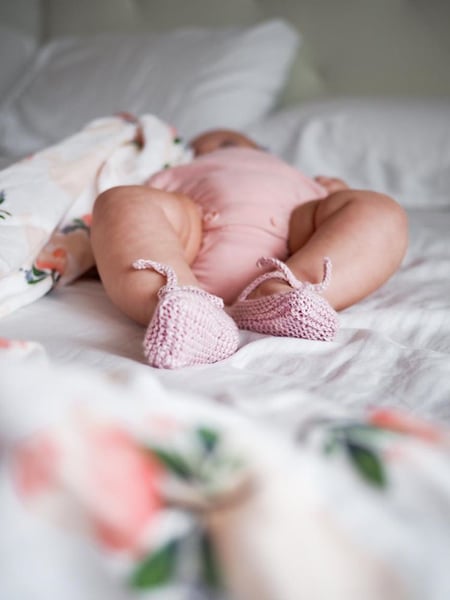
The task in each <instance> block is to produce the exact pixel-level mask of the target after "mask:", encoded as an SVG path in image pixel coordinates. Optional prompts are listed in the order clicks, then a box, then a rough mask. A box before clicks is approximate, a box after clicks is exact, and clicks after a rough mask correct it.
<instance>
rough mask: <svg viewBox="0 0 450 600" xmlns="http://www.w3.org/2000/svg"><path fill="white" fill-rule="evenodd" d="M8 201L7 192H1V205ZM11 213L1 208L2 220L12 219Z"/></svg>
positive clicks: (0, 216)
mask: <svg viewBox="0 0 450 600" xmlns="http://www.w3.org/2000/svg"><path fill="white" fill-rule="evenodd" d="M5 200H6V195H5V190H1V191H0V204H3V202H4V201H5ZM11 216H12V215H11V213H10V212H9V211H7V210H5V209H4V208H0V219H6V217H11Z"/></svg>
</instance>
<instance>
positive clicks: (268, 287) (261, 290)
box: [248, 279, 292, 300]
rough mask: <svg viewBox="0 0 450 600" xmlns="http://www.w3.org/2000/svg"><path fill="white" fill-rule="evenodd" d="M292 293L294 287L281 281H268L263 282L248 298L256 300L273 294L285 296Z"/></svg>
mask: <svg viewBox="0 0 450 600" xmlns="http://www.w3.org/2000/svg"><path fill="white" fill-rule="evenodd" d="M290 291H292V287H291V286H290V285H289V284H288V283H287V282H286V281H282V280H281V279H268V280H267V281H263V282H262V283H261V284H260V285H258V287H257V288H255V289H254V290H253V291H252V292H251V294H249V295H248V298H251V299H253V300H255V299H256V298H263V297H264V296H271V295H272V294H284V293H286V292H290Z"/></svg>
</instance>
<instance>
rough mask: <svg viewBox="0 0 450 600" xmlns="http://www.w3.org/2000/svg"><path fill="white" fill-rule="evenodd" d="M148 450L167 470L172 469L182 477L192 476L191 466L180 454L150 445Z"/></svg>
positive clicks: (189, 477)
mask: <svg viewBox="0 0 450 600" xmlns="http://www.w3.org/2000/svg"><path fill="white" fill-rule="evenodd" d="M149 450H150V452H152V453H153V454H154V455H155V456H156V458H158V459H159V460H160V461H161V462H162V463H163V465H164V466H165V467H167V468H168V469H169V471H172V472H173V473H175V474H176V475H178V476H179V477H181V478H182V479H191V478H192V477H193V472H192V468H191V467H190V466H189V465H188V463H187V462H186V461H185V460H184V459H183V457H182V456H181V455H180V454H177V453H176V452H169V451H168V450H164V449H163V448H155V447H152V448H150V449H149Z"/></svg>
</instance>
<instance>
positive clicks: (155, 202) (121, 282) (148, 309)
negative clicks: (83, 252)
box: [91, 186, 202, 325]
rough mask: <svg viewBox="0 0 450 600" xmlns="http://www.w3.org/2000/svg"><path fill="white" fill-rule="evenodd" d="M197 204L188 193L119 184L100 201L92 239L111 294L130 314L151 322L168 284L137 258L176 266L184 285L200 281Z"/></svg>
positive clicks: (100, 197) (96, 206)
mask: <svg viewBox="0 0 450 600" xmlns="http://www.w3.org/2000/svg"><path fill="white" fill-rule="evenodd" d="M201 231H202V222H201V215H200V212H199V209H198V207H197V206H196V205H195V204H194V203H193V202H192V200H190V199H189V198H188V197H186V196H182V195H180V194H171V193H168V192H163V191H161V190H157V189H153V188H149V187H146V186H119V187H115V188H111V189H109V190H107V191H106V192H103V193H102V194H101V195H100V196H99V197H98V198H97V200H96V203H95V206H94V213H93V221H92V230H91V241H92V248H93V251H94V256H95V260H96V263H97V268H98V271H99V274H100V277H101V279H102V282H103V285H104V287H105V290H106V293H107V294H108V296H109V297H110V299H111V300H112V302H114V304H116V305H117V306H118V307H119V308H120V309H121V310H122V311H123V312H124V313H125V314H127V315H128V316H129V317H131V318H132V319H134V320H135V321H137V322H138V323H141V324H142V325H147V324H148V323H149V321H150V318H151V316H152V314H153V312H154V310H155V307H156V305H157V302H158V298H157V292H158V290H159V289H160V288H161V286H162V285H163V284H164V283H165V279H164V277H163V276H162V275H160V274H159V273H157V272H156V271H153V270H145V271H137V270H135V269H134V268H133V267H132V263H133V262H134V261H135V260H137V259H139V258H144V259H151V260H154V261H156V262H160V263H163V264H164V265H168V266H170V267H172V268H173V269H174V271H175V273H176V275H177V277H178V282H179V284H180V285H194V286H197V285H198V282H197V280H196V278H195V276H194V274H193V273H192V271H191V269H190V264H192V262H193V260H194V259H195V257H196V255H197V253H198V250H199V247H200V243H201V235H202V234H201Z"/></svg>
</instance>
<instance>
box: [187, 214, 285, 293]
mask: <svg viewBox="0 0 450 600" xmlns="http://www.w3.org/2000/svg"><path fill="white" fill-rule="evenodd" d="M261 256H273V257H275V258H279V259H280V260H286V258H287V244H286V240H284V239H282V238H280V237H277V236H274V235H272V234H270V233H268V232H266V231H264V230H262V229H258V228H256V227H248V226H243V225H234V226H233V225H229V226H226V227H222V228H217V229H210V230H208V231H205V232H204V235H203V242H202V246H201V248H200V252H199V254H198V255H197V258H196V259H195V261H194V263H193V264H192V270H193V272H194V274H195V276H196V278H197V279H198V281H199V283H200V284H201V286H202V288H203V289H205V290H206V291H208V292H209V293H211V294H215V295H216V296H220V297H221V298H223V299H224V301H225V304H228V305H230V304H232V303H233V302H234V301H235V300H236V298H237V297H238V296H239V294H240V292H241V291H242V290H243V289H244V288H245V287H246V286H247V285H248V284H249V283H250V282H251V281H252V280H253V279H254V278H255V277H257V275H259V274H260V272H261V271H260V270H259V269H258V267H257V266H256V263H257V261H258V259H259V258H261Z"/></svg>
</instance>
